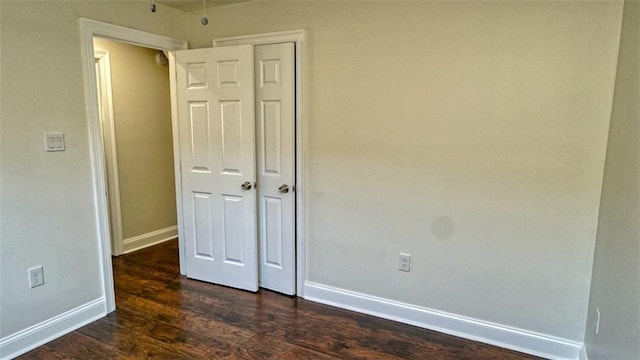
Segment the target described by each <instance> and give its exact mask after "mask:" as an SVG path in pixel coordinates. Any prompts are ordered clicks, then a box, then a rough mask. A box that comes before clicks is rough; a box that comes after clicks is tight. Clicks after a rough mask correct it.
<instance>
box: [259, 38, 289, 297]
mask: <svg viewBox="0 0 640 360" xmlns="http://www.w3.org/2000/svg"><path fill="white" fill-rule="evenodd" d="M294 66H295V51H294V44H293V43H283V44H273V45H260V46H256V47H255V86H256V89H255V92H256V94H255V95H256V139H257V143H256V144H257V155H258V156H257V168H258V214H259V215H258V218H259V220H258V229H259V230H258V234H259V242H260V248H259V249H260V251H259V252H260V254H259V256H260V260H259V261H260V286H261V287H264V288H267V289H271V290H274V291H278V292H281V293H284V294H288V295H293V294H295V289H296V287H295V258H296V256H295V255H296V249H295V194H294V190H295V188H294V184H295V148H294V143H295V138H294V137H295V131H294V119H295V101H294V99H295V93H294V86H295V84H294V74H295V68H294Z"/></svg>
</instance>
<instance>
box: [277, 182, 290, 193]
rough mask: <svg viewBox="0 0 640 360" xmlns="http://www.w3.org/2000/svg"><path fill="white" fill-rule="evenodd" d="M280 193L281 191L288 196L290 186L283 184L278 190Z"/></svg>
mask: <svg viewBox="0 0 640 360" xmlns="http://www.w3.org/2000/svg"><path fill="white" fill-rule="evenodd" d="M278 191H280V192H281V193H283V194H286V193H288V192H289V186H288V185H287V184H282V185H280V187H279V188H278Z"/></svg>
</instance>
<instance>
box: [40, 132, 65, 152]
mask: <svg viewBox="0 0 640 360" xmlns="http://www.w3.org/2000/svg"><path fill="white" fill-rule="evenodd" d="M44 147H45V150H46V151H47V152H52V151H64V134H63V133H48V134H44Z"/></svg>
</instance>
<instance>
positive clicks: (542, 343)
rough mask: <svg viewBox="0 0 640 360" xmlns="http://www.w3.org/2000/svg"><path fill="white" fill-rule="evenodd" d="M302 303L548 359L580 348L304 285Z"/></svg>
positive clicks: (575, 355) (498, 326) (510, 329)
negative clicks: (311, 302)
mask: <svg viewBox="0 0 640 360" xmlns="http://www.w3.org/2000/svg"><path fill="white" fill-rule="evenodd" d="M305 295H306V296H305V299H307V300H310V301H315V302H319V303H322V304H326V305H331V306H335V307H339V308H343V309H347V310H352V311H356V312H360V313H364V314H368V315H373V316H377V317H381V318H384V319H389V320H393V321H398V322H401V323H405V324H410V325H414V326H418V327H422V328H426V329H430V330H434V331H438V332H442V333H445V334H449V335H453V336H458V337H461V338H465V339H469V340H473V341H479V342H482V343H486V344H491V345H495V346H499V347H502V348H507V349H511V350H516V351H520V352H523V353H527V354H532V355H536V356H542V357H545V358H549V359H578V353H579V352H580V348H581V346H582V344H580V343H577V342H574V341H571V340H566V339H561V338H557V337H553V336H549V335H545V334H539V333H535V332H531V331H526V330H522V329H516V328H513V327H509V326H506V325H502V324H495V323H491V322H487V321H483V320H478V319H473V318H470V317H466V316H461V315H456V314H451V313H447V312H442V311H438V310H433V309H429V308H425V307H420V306H416V305H411V304H406V303H402V302H398V301H393V300H389V299H384V298H380V297H376V296H371V295H367V294H362V293H357V292H353V291H349V290H344V289H339V288H335V287H332V286H327V285H323V284H318V283H313V282H307V283H306V284H305Z"/></svg>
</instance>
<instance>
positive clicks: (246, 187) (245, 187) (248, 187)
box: [240, 181, 251, 190]
mask: <svg viewBox="0 0 640 360" xmlns="http://www.w3.org/2000/svg"><path fill="white" fill-rule="evenodd" d="M240 186H241V187H242V190H251V183H250V182H249V181H245V182H243V183H242V185H240Z"/></svg>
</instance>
